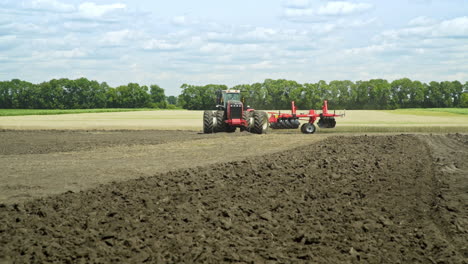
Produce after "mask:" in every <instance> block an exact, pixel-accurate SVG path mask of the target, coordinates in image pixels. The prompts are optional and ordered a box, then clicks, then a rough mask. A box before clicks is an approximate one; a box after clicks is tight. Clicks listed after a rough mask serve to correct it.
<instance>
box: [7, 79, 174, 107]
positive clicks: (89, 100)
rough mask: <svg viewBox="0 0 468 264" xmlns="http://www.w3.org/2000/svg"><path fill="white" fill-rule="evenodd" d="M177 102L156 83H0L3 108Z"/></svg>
mask: <svg viewBox="0 0 468 264" xmlns="http://www.w3.org/2000/svg"><path fill="white" fill-rule="evenodd" d="M176 101H177V98H176V97H174V96H169V97H166V95H165V91H164V89H163V88H161V87H159V86H158V85H156V84H153V85H150V86H149V87H148V86H145V85H143V86H140V85H139V84H137V83H129V84H127V85H121V86H118V87H115V88H113V87H110V86H109V85H108V84H107V83H105V82H102V83H99V82H97V81H92V80H88V79H86V78H80V79H76V80H69V79H53V80H50V81H48V82H43V83H40V84H33V83H30V82H27V81H22V80H18V79H13V80H11V81H3V82H0V108H4V109H91V108H145V107H148V108H174V107H175V104H176Z"/></svg>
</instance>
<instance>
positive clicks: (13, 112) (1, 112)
mask: <svg viewBox="0 0 468 264" xmlns="http://www.w3.org/2000/svg"><path fill="white" fill-rule="evenodd" d="M163 110H166V109H154V108H103V109H0V116H26V115H64V114H84V113H111V112H135V111H163Z"/></svg>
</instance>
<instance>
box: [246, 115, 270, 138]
mask: <svg viewBox="0 0 468 264" xmlns="http://www.w3.org/2000/svg"><path fill="white" fill-rule="evenodd" d="M253 118H254V124H253V127H252V129H251V131H250V132H252V133H256V134H266V133H268V114H267V113H266V112H263V111H254V113H253Z"/></svg>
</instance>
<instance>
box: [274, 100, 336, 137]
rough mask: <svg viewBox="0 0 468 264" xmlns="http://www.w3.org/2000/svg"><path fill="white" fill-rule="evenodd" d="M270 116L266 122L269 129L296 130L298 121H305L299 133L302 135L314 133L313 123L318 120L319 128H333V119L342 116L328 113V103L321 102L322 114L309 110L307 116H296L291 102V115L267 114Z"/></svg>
mask: <svg viewBox="0 0 468 264" xmlns="http://www.w3.org/2000/svg"><path fill="white" fill-rule="evenodd" d="M268 113H269V114H271V116H270V118H269V119H268V122H269V123H270V128H271V129H296V128H299V126H300V124H301V123H300V120H305V121H307V123H304V124H302V126H301V132H302V133H304V134H313V133H315V130H316V127H315V125H314V123H315V121H316V120H317V119H319V121H318V122H317V125H318V126H319V127H320V128H334V127H335V125H336V121H335V117H337V116H344V114H341V115H337V114H335V113H333V114H332V113H329V112H328V102H327V100H325V101H323V106H322V112H321V113H316V112H315V110H313V109H311V110H309V113H308V114H297V107H296V105H295V104H294V101H292V102H291V114H284V113H283V114H282V113H281V112H280V113H275V112H268Z"/></svg>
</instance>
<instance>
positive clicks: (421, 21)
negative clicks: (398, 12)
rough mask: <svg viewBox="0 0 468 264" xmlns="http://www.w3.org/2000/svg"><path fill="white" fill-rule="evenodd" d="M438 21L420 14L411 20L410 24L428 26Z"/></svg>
mask: <svg viewBox="0 0 468 264" xmlns="http://www.w3.org/2000/svg"><path fill="white" fill-rule="evenodd" d="M435 23H436V21H435V20H434V19H432V18H428V17H425V16H419V17H416V18H413V19H412V20H411V21H410V22H408V25H409V26H428V25H432V24H435Z"/></svg>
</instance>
